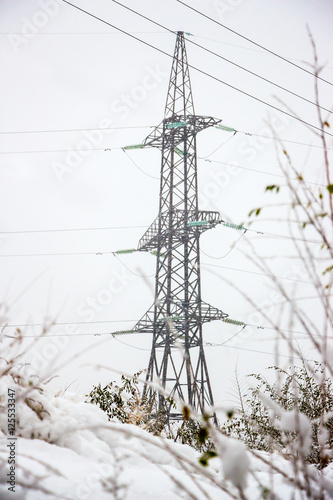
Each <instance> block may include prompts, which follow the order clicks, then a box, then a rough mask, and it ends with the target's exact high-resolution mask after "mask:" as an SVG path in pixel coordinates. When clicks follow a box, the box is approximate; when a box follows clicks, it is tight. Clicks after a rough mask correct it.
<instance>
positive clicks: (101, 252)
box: [0, 226, 321, 258]
mask: <svg viewBox="0 0 333 500" xmlns="http://www.w3.org/2000/svg"><path fill="white" fill-rule="evenodd" d="M128 227H129V228H133V227H135V228H138V227H142V228H145V227H147V226H128ZM95 229H96V228H95ZM100 229H102V228H100ZM104 229H109V228H104ZM117 229H120V228H117ZM121 229H125V227H124V226H123V227H121ZM76 230H78V231H81V230H82V229H73V231H76ZM83 230H85V229H83ZM86 230H88V231H90V230H93V229H92V228H89V229H88V228H87V229H86ZM244 230H246V231H252V232H254V233H256V234H260V235H263V236H269V237H274V238H283V239H290V240H297V241H304V242H306V243H315V244H320V243H321V241H319V240H308V239H305V238H298V237H296V236H295V237H293V236H287V235H285V234H277V233H268V232H266V231H257V230H255V229H248V228H244ZM55 231H71V229H69V230H67V229H64V230H60V229H57V230H55ZM23 232H24V233H29V232H31V233H34V232H38V233H42V232H46V233H47V232H52V230H48V229H46V230H44V231H42V230H38V231H22V233H23ZM17 233H20V232H19V231H13V233H12V234H17ZM0 234H9V233H6V232H2V233H0ZM139 251H140V250H137V249H133V251H131V253H132V252H139ZM116 253H117V251H116V250H114V251H109V250H107V251H97V252H54V253H31V254H0V257H53V256H66V255H114V254H116ZM223 257H224V256H223ZM223 257H221V258H223Z"/></svg>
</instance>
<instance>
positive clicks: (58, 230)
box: [0, 225, 147, 234]
mask: <svg viewBox="0 0 333 500" xmlns="http://www.w3.org/2000/svg"><path fill="white" fill-rule="evenodd" d="M146 227H147V225H146V226H110V227H76V228H69V229H32V230H22V231H0V234H26V233H29V234H30V233H63V232H72V231H106V230H113V229H144V228H146Z"/></svg>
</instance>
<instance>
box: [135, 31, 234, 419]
mask: <svg viewBox="0 0 333 500" xmlns="http://www.w3.org/2000/svg"><path fill="white" fill-rule="evenodd" d="M220 122H221V120H217V119H215V118H212V117H210V116H197V115H196V114H195V112H194V106H193V98H192V90H191V83H190V75H189V68H188V64H187V56H186V49H185V39H184V33H183V32H181V31H179V32H178V33H177V40H176V46H175V51H174V57H173V63H172V69H171V76H170V82H169V88H168V95H167V101H166V106H165V114H164V119H163V121H162V123H161V124H160V125H159V126H157V127H156V128H155V129H154V131H153V132H152V133H151V134H150V135H149V136H148V137H147V138H146V139H145V141H144V142H143V144H142V145H141V146H140V147H156V148H159V149H160V150H161V152H162V165H161V182H160V203H159V214H158V217H157V218H156V220H155V221H154V222H153V224H152V225H151V226H150V227H149V229H148V230H147V231H146V233H145V234H144V235H143V237H142V238H141V240H140V241H139V245H138V250H141V251H154V253H156V256H157V263H156V275H155V301H154V304H153V305H152V307H151V308H150V309H149V310H148V312H147V313H146V314H145V315H144V316H143V317H142V318H141V320H139V321H138V323H137V324H136V325H135V327H134V331H135V332H149V333H151V334H152V337H153V339H152V349H151V354H150V359H149V364H148V370H147V374H146V385H145V387H144V393H143V396H144V397H146V398H148V401H149V402H151V403H154V402H155V403H156V404H157V406H158V408H159V409H163V410H164V411H167V412H168V414H169V418H170V419H171V420H178V419H181V418H182V415H181V414H180V413H177V412H174V413H172V410H171V407H170V402H169V401H168V399H167V398H166V397H165V396H163V394H159V393H158V392H156V391H155V389H154V388H153V387H152V384H150V382H159V383H160V384H161V385H162V386H163V387H165V388H166V390H167V391H168V394H169V395H170V398H171V399H172V398H173V397H178V398H180V399H181V400H182V401H184V402H185V403H188V404H189V405H191V406H192V407H193V408H194V409H195V410H197V411H198V412H200V413H202V412H203V411H204V409H205V408H207V407H209V406H211V405H213V403H214V400H213V394H212V388H211V384H210V380H209V375H208V368H207V363H206V358H205V353H204V348H203V340H202V325H203V323H206V322H208V321H213V320H224V319H225V318H226V317H227V316H228V315H227V314H226V313H223V312H222V311H220V310H218V309H216V308H215V307H212V306H210V305H208V304H206V303H205V302H203V301H202V299H201V283H200V249H199V239H200V236H201V234H202V233H203V232H204V231H206V230H207V229H211V228H213V227H215V226H216V225H217V224H219V223H221V222H223V221H222V220H221V217H220V214H219V213H218V212H212V211H201V210H199V208H198V179H197V153H196V136H197V133H198V132H200V131H201V130H204V129H206V128H208V127H211V126H215V125H217V124H218V123H220ZM134 147H135V146H134ZM128 149H129V148H128ZM131 149H132V148H131Z"/></svg>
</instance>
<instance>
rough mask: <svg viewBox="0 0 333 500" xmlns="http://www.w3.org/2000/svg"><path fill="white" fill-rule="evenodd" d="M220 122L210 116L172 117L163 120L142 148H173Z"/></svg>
mask: <svg viewBox="0 0 333 500" xmlns="http://www.w3.org/2000/svg"><path fill="white" fill-rule="evenodd" d="M221 121H222V120H220V119H218V118H213V117H212V116H198V115H172V116H171V117H168V118H165V119H164V120H163V121H162V122H161V123H160V124H159V125H158V126H157V127H156V128H155V129H154V130H153V131H152V132H151V133H150V134H149V135H148V137H146V139H145V140H144V141H143V147H145V146H146V147H155V148H160V149H162V148H171V147H173V148H174V147H177V146H178V145H181V143H183V142H184V141H186V140H188V138H189V137H191V136H194V135H196V134H197V133H198V132H201V130H205V129H206V128H209V127H213V126H215V125H218V124H219V123H221Z"/></svg>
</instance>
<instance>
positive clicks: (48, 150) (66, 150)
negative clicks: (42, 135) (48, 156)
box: [0, 147, 123, 155]
mask: <svg viewBox="0 0 333 500" xmlns="http://www.w3.org/2000/svg"><path fill="white" fill-rule="evenodd" d="M114 149H123V148H122V147H116V148H114V147H112V148H108V147H104V148H67V149H37V150H34V151H0V155H19V154H40V153H68V152H70V151H113V150H114Z"/></svg>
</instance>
